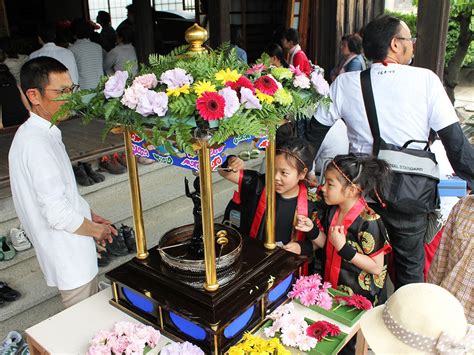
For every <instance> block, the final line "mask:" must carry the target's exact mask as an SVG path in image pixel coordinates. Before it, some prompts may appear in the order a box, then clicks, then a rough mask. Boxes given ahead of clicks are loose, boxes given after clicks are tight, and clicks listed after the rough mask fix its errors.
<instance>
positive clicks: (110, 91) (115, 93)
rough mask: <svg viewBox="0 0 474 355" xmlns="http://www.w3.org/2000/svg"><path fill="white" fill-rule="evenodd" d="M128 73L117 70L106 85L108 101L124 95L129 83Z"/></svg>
mask: <svg viewBox="0 0 474 355" xmlns="http://www.w3.org/2000/svg"><path fill="white" fill-rule="evenodd" d="M127 79H128V72H126V71H120V70H117V71H116V72H115V74H114V75H112V76H111V77H110V78H109V80H107V82H106V83H105V88H104V95H105V98H106V99H110V98H111V97H120V96H122V95H123V90H124V89H125V84H126V83H127Z"/></svg>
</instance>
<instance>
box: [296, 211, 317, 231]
mask: <svg viewBox="0 0 474 355" xmlns="http://www.w3.org/2000/svg"><path fill="white" fill-rule="evenodd" d="M313 228H314V223H313V221H312V220H311V219H310V218H308V217H306V216H303V215H301V214H299V215H297V216H296V225H295V229H296V230H299V231H302V232H309V231H310V230H312V229H313Z"/></svg>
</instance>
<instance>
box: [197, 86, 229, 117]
mask: <svg viewBox="0 0 474 355" xmlns="http://www.w3.org/2000/svg"><path fill="white" fill-rule="evenodd" d="M196 107H197V109H198V111H199V114H200V115H201V117H202V118H204V119H205V120H206V121H212V120H219V119H221V118H222V117H224V107H225V99H224V98H223V97H222V96H221V95H219V94H218V93H217V92H209V91H206V92H204V93H203V94H202V95H201V97H200V98H199V99H197V101H196Z"/></svg>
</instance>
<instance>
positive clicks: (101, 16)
mask: <svg viewBox="0 0 474 355" xmlns="http://www.w3.org/2000/svg"><path fill="white" fill-rule="evenodd" d="M110 21H111V18H110V14H109V13H108V12H107V11H102V10H101V11H99V12H98V14H97V22H98V23H99V24H101V25H102V24H107V25H108V24H110Z"/></svg>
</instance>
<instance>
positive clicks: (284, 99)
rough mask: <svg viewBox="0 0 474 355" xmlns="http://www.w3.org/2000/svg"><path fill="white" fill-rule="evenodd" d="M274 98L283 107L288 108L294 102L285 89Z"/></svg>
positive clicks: (280, 90)
mask: <svg viewBox="0 0 474 355" xmlns="http://www.w3.org/2000/svg"><path fill="white" fill-rule="evenodd" d="M273 98H274V99H275V101H276V102H278V103H279V104H281V105H283V106H288V105H290V104H291V103H292V102H293V96H291V94H290V93H289V92H288V91H287V90H285V89H283V88H281V89H278V90H277V92H276V93H275V95H274V96H273Z"/></svg>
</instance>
